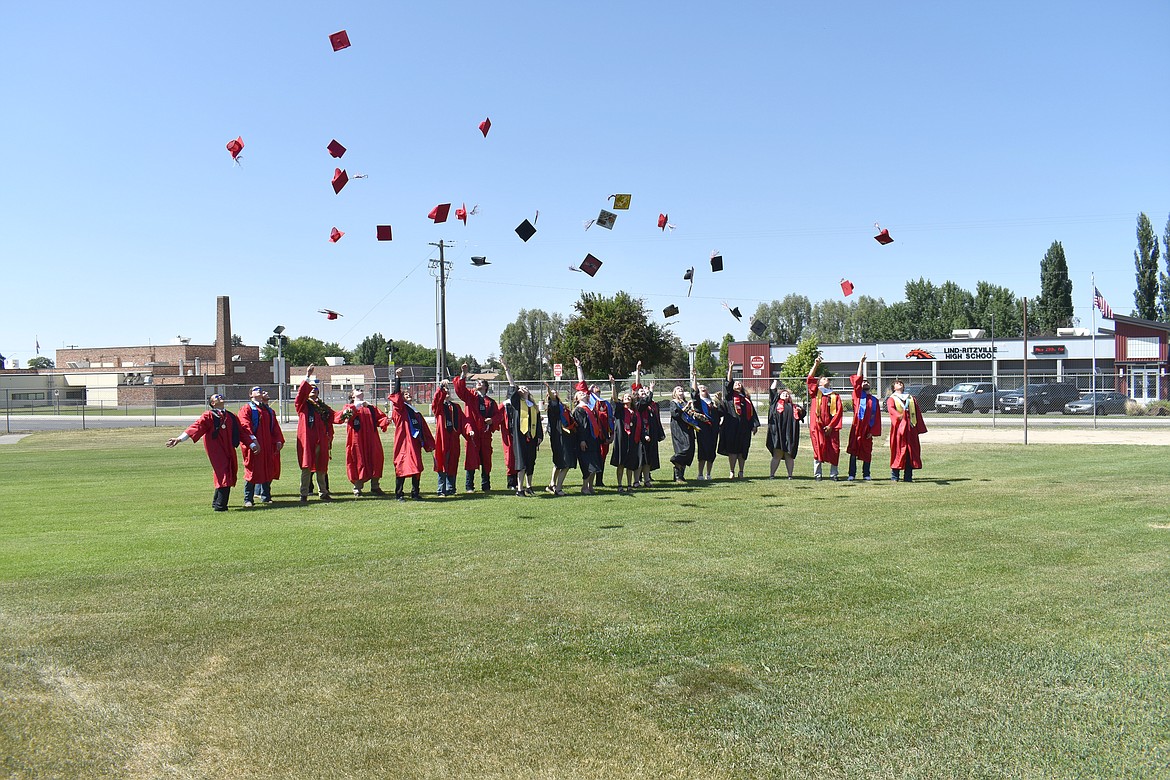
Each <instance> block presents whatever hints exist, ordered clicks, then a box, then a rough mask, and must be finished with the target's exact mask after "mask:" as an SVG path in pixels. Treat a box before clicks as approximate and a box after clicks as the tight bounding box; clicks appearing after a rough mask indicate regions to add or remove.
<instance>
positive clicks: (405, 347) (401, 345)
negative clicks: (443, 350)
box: [388, 339, 459, 372]
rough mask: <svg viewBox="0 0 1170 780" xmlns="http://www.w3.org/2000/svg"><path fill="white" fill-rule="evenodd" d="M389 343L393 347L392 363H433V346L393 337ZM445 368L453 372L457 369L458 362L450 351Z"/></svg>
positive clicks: (397, 364)
mask: <svg viewBox="0 0 1170 780" xmlns="http://www.w3.org/2000/svg"><path fill="white" fill-rule="evenodd" d="M388 344H391V342H388ZM391 345H392V346H393V347H394V365H396V366H433V365H435V350H434V348H433V347H427V346H423V345H422V344H418V343H415V342H413V341H404V340H403V341H400V340H398V339H394V340H393V342H392V344H391ZM447 369H448V370H449V371H453V372H457V371H458V370H459V363H458V362H457V361H456V359H455V356H454V355H453V354H451V353H450V352H448V353H447Z"/></svg>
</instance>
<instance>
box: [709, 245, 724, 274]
mask: <svg viewBox="0 0 1170 780" xmlns="http://www.w3.org/2000/svg"><path fill="white" fill-rule="evenodd" d="M722 270H723V255H721V254H719V250H715V251H714V252H712V253H711V273H715V272H717V271H722Z"/></svg>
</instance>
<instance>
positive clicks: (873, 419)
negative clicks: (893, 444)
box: [845, 374, 882, 463]
mask: <svg viewBox="0 0 1170 780" xmlns="http://www.w3.org/2000/svg"><path fill="white" fill-rule="evenodd" d="M849 381H850V382H852V383H853V422H852V423H851V424H850V425H849V444H848V446H846V448H845V451H846V452H848V453H849V454H850V455H854V456H856V457H857V459H858V460H861V461H865V462H867V463H868V462H869V461H871V460H873V440H874V439H880V438H881V435H882V410H881V407H880V406H879V404H878V399H877V398H875V397H874V396H873V394H872V393H863V392H862V390H861V376H859V375H858V374H854V375H853V376H851V377H849ZM862 395H864V396H865V417H864V418H863V417H862V416H861V415H859V414H858V413H857V408H858V406H859V405H860V401H861V396H862Z"/></svg>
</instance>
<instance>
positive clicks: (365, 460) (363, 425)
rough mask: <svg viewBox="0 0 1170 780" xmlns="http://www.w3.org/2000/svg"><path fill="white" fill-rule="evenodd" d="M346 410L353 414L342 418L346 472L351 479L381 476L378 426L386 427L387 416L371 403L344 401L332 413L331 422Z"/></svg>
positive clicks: (388, 424) (384, 428)
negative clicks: (337, 409) (337, 410)
mask: <svg viewBox="0 0 1170 780" xmlns="http://www.w3.org/2000/svg"><path fill="white" fill-rule="evenodd" d="M349 410H353V412H354V414H353V416H352V417H350V418H349V419H348V420H346V421H345V476H346V478H347V479H349V481H350V482H368V481H369V480H371V479H381V478H382V468H383V466H385V455H384V454H383V452H382V437H381V436H379V435H378V429H379V428H381V429H382V430H383V431H384V430H386V429H387V428H389V427H390V418H389V417H387V416H386V415H384V414H382V410H380V409H379V408H378V407H377V406H374V405H373V404H362V405H361V406H354V405H353V404H346V405H345V408H344V409H342V410H341V411H340V412H334V413H333V422H335V423H340V422H342V420H341V417H342V415H343V414H345V412H346V411H349ZM355 422H356V423H357V426H356V428H355V425H354V423H355Z"/></svg>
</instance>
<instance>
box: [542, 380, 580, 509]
mask: <svg viewBox="0 0 1170 780" xmlns="http://www.w3.org/2000/svg"><path fill="white" fill-rule="evenodd" d="M544 393H545V404H544V412H545V415H546V416H547V417H548V426H547V429H548V442H549V449H551V450H552V460H553V471H552V477H551V478H550V479H549V485H548V487H547V488H545V492H547V493H552V494H553V495H555V496H563V495H565V476H566V475H567V474H568V473H569V470H570V469H574V468H576V467H577V451H578V450H577V447H578V442H577V421H576V420H574V419H573V413H572V411H571V410H570V409H569V407H567V406H565V404H563V403H561V397H560V395H559V394H558V393H557V391H556V390H554V389H552V388H550V387H549V386H548V382H545V383H544Z"/></svg>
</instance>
